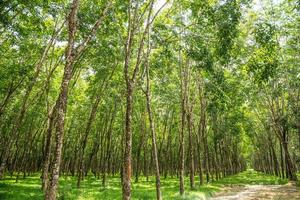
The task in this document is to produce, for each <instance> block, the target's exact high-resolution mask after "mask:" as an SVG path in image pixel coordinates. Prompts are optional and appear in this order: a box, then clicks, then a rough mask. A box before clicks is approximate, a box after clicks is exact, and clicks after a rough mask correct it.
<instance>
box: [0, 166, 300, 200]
mask: <svg viewBox="0 0 300 200" xmlns="http://www.w3.org/2000/svg"><path fill="white" fill-rule="evenodd" d="M39 177H40V176H39V174H36V175H34V176H29V177H26V178H25V179H22V178H21V179H20V180H19V181H18V182H17V183H16V181H15V177H9V176H7V178H6V179H4V180H0V199H1V200H6V199H7V200H18V199H22V200H26V199H28V200H29V199H30V200H39V199H43V193H42V191H41V189H40V184H41V183H40V178H39ZM196 181H198V177H196ZM287 183H288V182H287V180H285V179H280V178H278V177H275V176H270V175H266V174H262V173H259V172H255V171H252V170H248V171H245V172H242V173H240V174H238V175H233V176H229V177H226V178H223V179H220V180H219V181H215V182H213V183H210V184H206V185H203V186H199V185H198V186H197V187H196V189H195V190H190V189H189V181H188V177H186V181H185V184H186V192H185V195H184V196H183V197H180V196H179V192H178V191H179V189H178V188H179V181H178V179H177V178H176V177H173V178H171V177H169V178H166V179H164V178H162V181H161V186H162V194H163V198H164V200H168V199H170V200H171V199H172V200H173V199H185V200H192V199H198V200H206V199H212V200H220V199H222V200H235V199H239V200H243V199H245V200H250V199H251V200H254V199H255V200H257V199H272V198H265V197H269V196H271V195H273V196H274V197H275V196H276V197H277V196H278V195H279V197H280V195H285V194H286V195H287V196H282V198H283V199H288V200H294V199H300V198H299V191H300V187H296V186H293V185H291V184H287ZM253 195H254V196H253ZM59 196H60V198H59V199H64V200H75V199H76V200H93V199H95V200H96V199H105V200H106V199H107V200H109V199H113V200H115V199H121V185H120V178H119V177H109V178H108V180H107V184H106V187H105V188H104V187H102V186H101V179H96V178H95V177H93V176H89V177H88V178H86V179H85V180H84V181H83V182H82V187H81V188H80V189H77V188H76V177H71V176H62V177H61V179H60V185H59ZM212 196H214V197H212ZM244 197H245V198H244ZM248 197H249V198H248ZM250 197H251V198H250ZM132 199H155V179H154V177H149V181H146V178H145V177H141V178H140V181H139V183H134V182H133V184H132ZM273 199H274V200H275V199H276V200H277V199H278V200H279V199H280V198H273Z"/></svg>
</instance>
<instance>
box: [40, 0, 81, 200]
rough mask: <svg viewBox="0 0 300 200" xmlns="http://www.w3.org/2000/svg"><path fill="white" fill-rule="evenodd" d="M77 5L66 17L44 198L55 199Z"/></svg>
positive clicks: (70, 74)
mask: <svg viewBox="0 0 300 200" xmlns="http://www.w3.org/2000/svg"><path fill="white" fill-rule="evenodd" d="M78 7H79V0H74V1H73V3H72V7H71V12H70V14H69V17H68V31H69V40H68V46H67V49H66V64H65V69H64V75H63V79H62V83H61V87H60V94H59V97H58V99H57V107H56V108H57V123H56V146H55V154H54V161H53V166H52V170H51V171H52V174H51V175H52V177H51V180H50V183H49V185H48V187H47V190H46V195H45V199H47V200H56V195H57V194H56V192H57V186H58V179H59V171H60V163H61V156H62V146H63V136H64V123H65V114H66V110H67V100H68V89H69V83H70V80H71V78H72V70H73V69H72V68H73V64H74V53H75V52H74V43H75V33H76V26H77V25H76V23H77V11H78Z"/></svg>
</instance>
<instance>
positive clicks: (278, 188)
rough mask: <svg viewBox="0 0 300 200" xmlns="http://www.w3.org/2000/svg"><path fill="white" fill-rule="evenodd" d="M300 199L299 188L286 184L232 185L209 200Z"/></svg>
mask: <svg viewBox="0 0 300 200" xmlns="http://www.w3.org/2000/svg"><path fill="white" fill-rule="evenodd" d="M261 199H270V200H300V188H299V187H296V186H294V185H293V184H287V185H246V186H232V187H228V188H226V189H225V190H224V191H222V192H219V193H217V194H216V195H215V196H214V197H213V198H211V199H210V200H261Z"/></svg>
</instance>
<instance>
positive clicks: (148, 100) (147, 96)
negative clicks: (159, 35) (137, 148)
mask: <svg viewBox="0 0 300 200" xmlns="http://www.w3.org/2000/svg"><path fill="white" fill-rule="evenodd" d="M148 40H150V37H149V38H148ZM149 43H150V41H149ZM149 46H150V45H149ZM149 54H150V47H148V58H147V61H146V64H145V65H146V82H147V83H146V84H147V86H146V87H147V89H146V100H147V111H148V117H149V123H150V131H151V135H152V148H153V157H154V163H155V178H156V199H157V200H161V199H162V196H161V191H160V174H159V162H158V155H157V146H156V133H155V127H154V120H153V114H152V110H151V91H150V77H149V76H150V75H149Z"/></svg>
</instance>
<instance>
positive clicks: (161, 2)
mask: <svg viewBox="0 0 300 200" xmlns="http://www.w3.org/2000/svg"><path fill="white" fill-rule="evenodd" d="M166 2H167V0H157V1H155V3H154V6H153V10H154V13H156V12H157V11H158V10H159V9H160V8H161V7H162V6H163V5H164V4H165V3H166ZM170 6H171V1H169V2H168V3H167V5H165V7H164V8H163V9H162V10H161V11H163V10H165V9H166V8H169V7H170Z"/></svg>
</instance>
